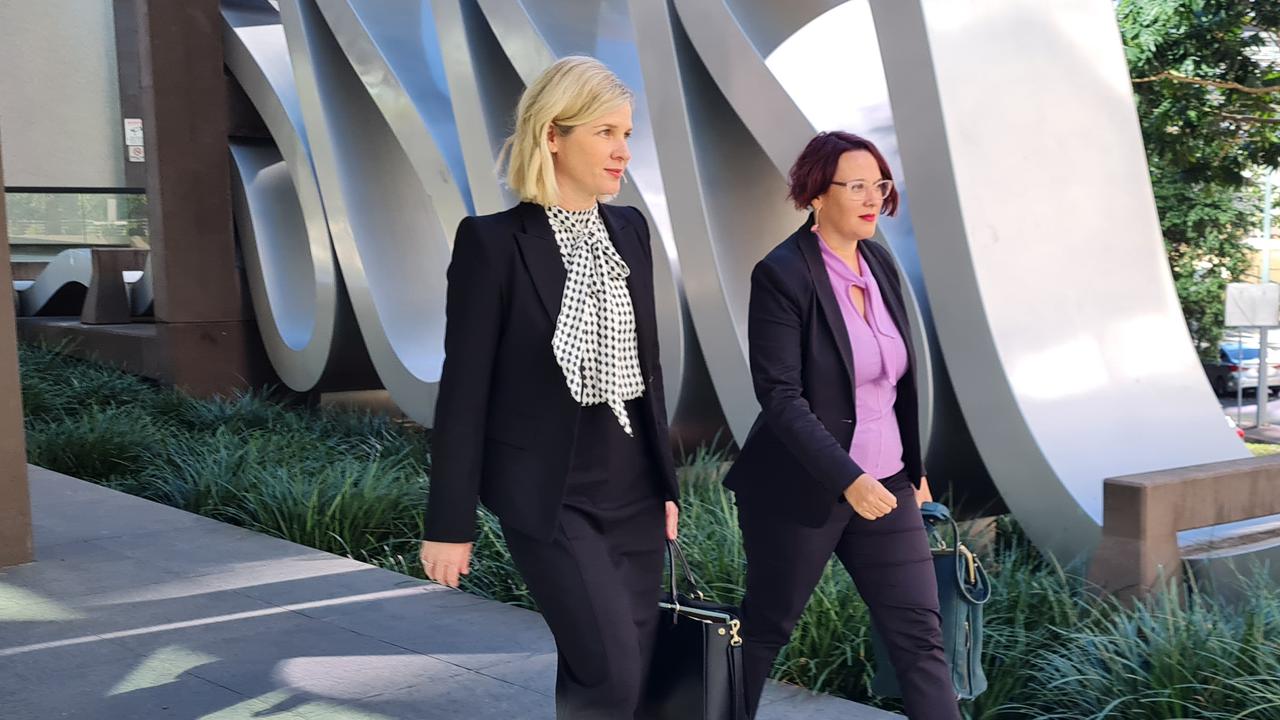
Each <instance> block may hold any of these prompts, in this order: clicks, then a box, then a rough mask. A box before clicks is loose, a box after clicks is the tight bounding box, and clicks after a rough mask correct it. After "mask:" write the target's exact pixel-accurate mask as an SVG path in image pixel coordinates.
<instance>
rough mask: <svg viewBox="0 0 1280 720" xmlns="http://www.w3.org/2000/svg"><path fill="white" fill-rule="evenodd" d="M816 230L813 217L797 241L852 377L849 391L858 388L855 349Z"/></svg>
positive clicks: (798, 233) (824, 313)
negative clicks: (829, 275) (824, 261)
mask: <svg viewBox="0 0 1280 720" xmlns="http://www.w3.org/2000/svg"><path fill="white" fill-rule="evenodd" d="M811 227H813V216H812V215H810V216H809V219H808V220H806V221H805V224H804V225H803V226H801V228H800V229H799V230H798V231H797V232H796V235H795V237H796V241H797V242H798V243H799V245H800V253H801V254H802V255H804V261H805V263H806V264H807V265H808V266H809V274H810V275H812V276H813V289H814V290H815V291H817V293H818V304H819V305H821V306H822V315H823V317H824V318H825V319H826V321H827V327H828V329H830V330H831V334H832V335H834V336H835V340H836V347H838V348H839V349H840V359H841V360H843V361H844V367H845V370H846V371H848V373H849V387H851V388H853V387H857V381H856V380H855V379H854V375H853V346H851V345H850V344H849V329H848V328H846V327H845V325H844V315H842V314H840V305H839V303H838V302H837V300H836V294H835V291H833V290H832V289H831V279H830V277H828V275H827V266H826V264H825V263H823V262H822V250H821V249H820V248H819V247H818V243H820V242H822V241H821V240H819V239H818V236H817V235H815V234H813V232H811V231H810V230H809V228H811Z"/></svg>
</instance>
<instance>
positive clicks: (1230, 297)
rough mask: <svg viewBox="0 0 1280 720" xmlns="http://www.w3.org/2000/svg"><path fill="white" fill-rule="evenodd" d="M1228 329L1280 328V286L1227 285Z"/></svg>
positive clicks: (1265, 284)
mask: <svg viewBox="0 0 1280 720" xmlns="http://www.w3.org/2000/svg"><path fill="white" fill-rule="evenodd" d="M1226 326H1227V327H1256V328H1273V327H1280V284H1276V283H1261V284H1256V283H1231V284H1230V285H1227V306H1226Z"/></svg>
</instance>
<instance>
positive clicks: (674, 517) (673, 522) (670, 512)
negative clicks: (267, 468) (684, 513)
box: [667, 500, 680, 540]
mask: <svg viewBox="0 0 1280 720" xmlns="http://www.w3.org/2000/svg"><path fill="white" fill-rule="evenodd" d="M679 524H680V507H679V506H678V505H676V504H675V503H674V502H672V501H670V500H668V501H667V539H668V540H675V539H676V527H677V526H678V525H679Z"/></svg>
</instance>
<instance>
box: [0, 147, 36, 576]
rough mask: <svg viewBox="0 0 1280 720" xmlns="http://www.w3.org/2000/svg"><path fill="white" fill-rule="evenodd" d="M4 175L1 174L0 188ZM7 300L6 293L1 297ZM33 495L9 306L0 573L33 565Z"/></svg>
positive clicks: (1, 237)
mask: <svg viewBox="0 0 1280 720" xmlns="http://www.w3.org/2000/svg"><path fill="white" fill-rule="evenodd" d="M2 187H4V170H3V168H0V188H2ZM0 287H2V288H10V287H13V278H12V277H11V274H10V272H9V226H8V221H7V220H6V218H5V214H4V203H3V202H0ZM5 295H9V293H7V292H6V293H5ZM32 559H34V557H33V555H32V542H31V491H30V489H29V488H28V486H27V444H26V435H25V433H24V431H23V424H22V388H21V386H20V385H19V383H18V335H17V329H16V328H15V326H14V312H13V303H11V302H0V567H5V566H8V565H18V564H20V563H25V562H31V560H32Z"/></svg>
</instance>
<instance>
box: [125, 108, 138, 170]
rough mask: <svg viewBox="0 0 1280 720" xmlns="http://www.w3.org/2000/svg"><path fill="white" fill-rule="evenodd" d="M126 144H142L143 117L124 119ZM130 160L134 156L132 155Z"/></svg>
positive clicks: (130, 145)
mask: <svg viewBox="0 0 1280 720" xmlns="http://www.w3.org/2000/svg"><path fill="white" fill-rule="evenodd" d="M124 144H125V145H127V146H129V147H135V146H137V147H140V146H141V145H142V118H125V119H124ZM129 159H130V160H132V159H133V158H132V157H130V158H129Z"/></svg>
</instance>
